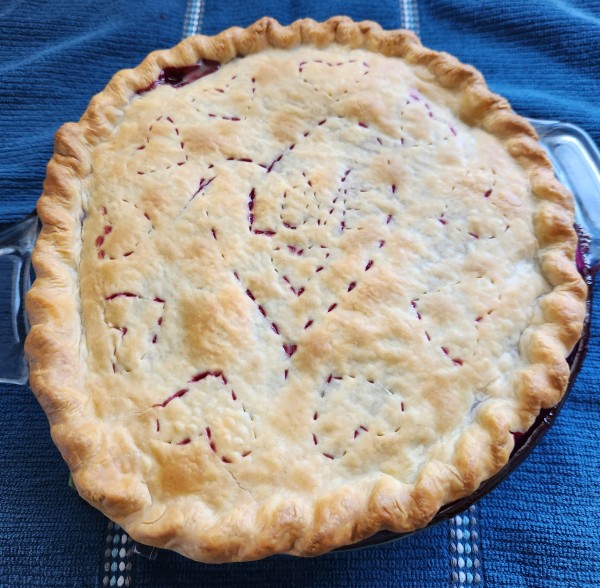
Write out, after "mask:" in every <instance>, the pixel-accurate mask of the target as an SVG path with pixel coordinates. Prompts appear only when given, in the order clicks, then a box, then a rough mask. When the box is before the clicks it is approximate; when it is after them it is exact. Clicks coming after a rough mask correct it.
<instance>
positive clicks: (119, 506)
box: [26, 17, 586, 562]
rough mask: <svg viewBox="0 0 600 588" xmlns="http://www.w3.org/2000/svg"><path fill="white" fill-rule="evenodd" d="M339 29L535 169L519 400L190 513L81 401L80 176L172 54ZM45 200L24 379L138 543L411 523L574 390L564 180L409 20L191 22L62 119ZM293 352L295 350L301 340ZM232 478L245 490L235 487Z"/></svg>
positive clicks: (306, 544)
mask: <svg viewBox="0 0 600 588" xmlns="http://www.w3.org/2000/svg"><path fill="white" fill-rule="evenodd" d="M335 43H337V44H341V45H346V46H348V47H350V48H353V49H359V48H363V49H367V50H369V51H372V52H379V53H381V54H383V55H386V56H393V57H401V58H403V59H404V60H406V62H407V63H409V64H412V65H413V66H414V67H416V68H420V69H419V72H420V75H422V76H423V77H424V78H427V79H430V80H432V81H435V82H437V84H439V85H440V86H441V87H442V88H445V89H449V90H452V91H453V92H454V93H455V95H456V96H457V103H456V105H455V108H456V111H457V113H458V114H459V115H460V117H461V119H462V121H463V122H464V123H466V124H469V125H472V126H474V127H481V128H483V129H484V130H485V131H487V132H488V133H490V134H492V135H494V136H495V137H497V138H498V139H500V140H502V141H503V143H504V145H505V148H506V149H507V151H508V152H509V153H510V154H511V155H512V157H513V158H514V160H515V161H517V162H518V164H519V165H520V166H521V168H522V169H523V170H524V172H525V173H526V174H527V175H528V177H529V179H530V185H531V190H532V193H533V195H534V196H535V198H536V199H537V201H536V202H537V204H536V210H535V212H534V214H533V219H532V222H533V224H534V230H535V236H536V238H537V241H538V244H539V250H538V252H537V259H538V262H539V265H540V267H541V271H542V273H543V276H544V277H545V279H546V280H547V282H548V283H549V284H550V285H551V286H552V290H551V292H549V293H547V294H545V295H544V296H542V297H541V298H540V299H539V301H538V302H539V303H538V304H537V305H536V308H535V309H534V311H533V314H532V317H531V321H530V323H529V326H528V327H527V328H526V329H525V331H524V332H523V334H522V336H521V337H520V339H519V347H520V352H521V357H522V358H523V367H522V368H521V369H520V371H519V372H518V373H517V374H516V375H515V380H514V382H513V383H512V386H513V389H514V391H515V392H514V394H515V396H516V407H515V402H514V401H510V402H509V401H507V400H506V401H505V400H494V401H489V402H486V403H485V406H481V407H480V408H479V410H477V412H476V413H475V419H476V423H475V424H474V425H473V426H469V427H468V428H467V429H465V430H464V431H463V433H462V435H461V437H460V439H458V441H457V443H456V447H455V452H454V455H453V456H452V460H451V462H450V463H445V462H443V461H431V462H430V463H428V464H427V465H426V466H425V467H423V468H422V469H421V470H420V471H419V472H418V474H417V476H416V477H415V479H414V481H413V482H412V483H403V482H400V481H399V480H397V479H395V478H394V477H393V476H391V475H387V474H381V475H379V476H375V477H371V478H369V477H366V478H363V479H361V480H359V481H357V482H356V483H355V484H354V485H348V484H347V485H344V486H341V487H338V488H334V489H332V490H331V491H329V492H327V493H324V494H323V495H321V496H319V497H317V498H316V499H315V500H314V502H313V500H312V499H310V497H308V498H309V500H299V499H297V498H289V499H286V498H284V497H278V496H277V495H275V496H274V497H272V498H271V499H270V500H266V501H262V502H260V503H257V501H256V500H255V499H254V498H253V497H252V496H251V495H250V496H249V497H246V498H245V499H244V500H242V501H241V502H240V503H239V504H238V505H236V508H233V509H232V510H231V511H230V512H227V509H225V510H224V513H225V514H222V515H221V516H219V517H215V516H213V515H212V514H210V515H206V516H205V515H201V514H200V513H195V514H194V517H196V515H197V516H198V517H199V518H200V519H201V522H198V520H195V519H194V517H191V518H192V521H190V520H188V519H189V517H188V513H187V511H186V510H185V505H186V504H187V503H185V502H183V501H181V502H180V501H179V500H178V497H177V495H176V494H175V495H174V497H173V499H171V500H170V499H169V497H168V496H166V497H165V496H162V495H161V496H155V495H152V494H151V492H150V491H149V489H148V486H147V484H146V482H145V481H144V478H143V477H141V475H140V471H139V469H136V468H137V466H136V464H135V463H134V461H133V460H134V458H130V456H129V455H121V452H120V448H121V447H126V448H130V447H132V445H131V443H132V442H131V440H130V437H129V432H128V431H127V429H126V428H125V427H124V426H123V425H113V426H111V427H110V428H109V427H108V426H105V425H103V424H102V422H101V421H100V420H99V419H98V418H97V417H96V416H95V414H94V413H93V412H90V411H89V410H88V404H89V402H90V396H89V394H88V391H87V390H86V389H85V382H84V377H83V374H82V369H81V365H82V363H84V362H85V361H87V357H88V350H87V349H86V344H85V337H84V335H83V333H84V329H85V325H83V324H82V320H81V317H82V316H84V315H85V313H83V314H82V301H81V300H80V291H81V290H80V287H81V286H80V283H79V266H80V264H81V249H82V226H83V221H84V219H83V215H84V213H83V210H84V199H85V198H88V197H89V195H88V194H86V193H85V190H84V189H83V188H82V185H83V184H84V182H85V180H86V178H88V177H89V176H90V174H91V159H92V153H93V151H94V149H96V148H97V147H98V146H99V145H101V144H102V143H103V142H104V141H106V140H107V138H108V137H109V136H110V135H111V133H113V131H114V129H115V128H116V127H117V126H118V125H119V124H120V121H121V120H122V119H123V116H124V112H125V110H126V109H127V107H128V105H129V104H130V102H131V100H132V98H133V97H134V96H135V92H136V91H138V90H140V89H143V88H146V87H148V86H149V85H150V84H151V83H152V82H153V81H154V80H156V79H157V78H158V76H159V74H160V72H161V70H162V69H163V68H165V67H178V66H186V65H189V64H193V63H196V62H197V61H198V60H200V59H210V60H215V61H219V62H221V63H227V62H229V61H231V60H232V59H234V58H235V57H239V56H246V55H250V54H254V53H257V52H260V51H262V50H264V49H266V48H268V47H275V48H280V49H291V48H293V47H296V46H298V45H299V44H306V45H314V46H316V47H321V48H322V47H327V46H329V45H331V44H335ZM38 213H39V215H40V218H41V220H42V223H43V229H42V232H41V234H40V237H39V240H38V243H37V246H36V250H35V253H34V259H33V261H34V265H35V269H36V273H37V280H36V282H35V284H34V286H33V288H32V290H31V292H30V293H29V294H28V297H27V310H28V313H29V316H30V320H31V324H32V329H31V334H30V336H29V337H28V340H27V345H26V350H27V355H28V358H29V362H30V366H31V386H32V388H33V390H34V392H35V394H36V396H37V397H38V399H39V401H40V403H41V404H42V406H43V408H44V410H45V411H46V413H47V415H48V418H49V420H50V423H51V425H52V436H53V439H54V441H55V443H56V445H57V446H58V447H59V449H60V451H61V452H62V454H63V457H64V458H65V460H66V461H67V463H68V464H69V467H70V469H71V471H72V472H73V477H74V480H75V483H76V485H77V488H78V490H79V492H80V493H81V495H82V496H83V497H84V498H85V499H86V500H88V501H89V502H90V503H91V504H93V505H94V506H96V507H97V508H99V509H100V510H102V511H103V512H104V513H106V514H107V515H108V516H109V517H111V518H113V519H114V520H116V521H117V522H118V523H119V524H121V525H123V526H124V527H125V529H126V530H127V531H128V532H129V533H130V534H131V536H132V537H133V538H134V539H136V540H139V541H141V542H144V543H148V544H152V545H158V546H164V547H168V548H171V549H175V550H177V551H180V552H181V553H183V554H185V555H187V556H189V557H192V558H194V559H198V560H202V561H214V562H218V561H241V560H250V559H257V558H261V557H265V556H268V555H270V554H273V553H281V552H288V553H292V554H296V555H317V554H320V553H324V552H326V551H328V550H330V549H333V548H335V547H338V546H341V545H346V544H349V543H353V542H356V541H359V540H361V539H363V538H365V537H368V536H370V535H372V534H373V533H375V532H377V531H378V530H380V529H391V530H393V531H397V532H403V531H410V530H413V529H415V528H418V527H421V526H423V525H425V524H427V522H428V521H429V520H431V518H432V517H433V516H434V515H435V513H436V512H437V511H438V509H439V508H440V507H441V506H442V505H444V504H446V503H448V502H451V501H453V500H455V499H457V498H459V497H461V496H464V495H466V494H469V493H470V492H472V491H473V490H475V489H476V488H477V487H478V486H479V485H480V483H481V482H482V481H483V480H485V479H487V478H489V477H490V476H491V475H493V474H494V473H496V472H497V471H498V470H499V469H500V468H501V467H502V466H503V465H504V464H505V463H506V461H507V459H508V457H509V455H510V451H511V449H512V447H513V439H512V436H511V434H510V432H511V431H515V430H523V427H524V426H525V427H527V426H529V425H530V424H531V423H532V422H533V420H534V419H535V417H536V416H537V414H538V412H539V410H540V408H541V407H549V406H552V405H553V404H555V403H556V402H558V400H559V399H560V398H561V396H562V394H563V393H564V391H565V388H566V384H567V381H568V376H569V369H568V365H567V363H566V360H565V357H566V356H567V355H568V354H569V352H570V350H571V349H572V347H573V346H574V344H575V343H576V342H577V340H578V338H579V336H580V333H581V329H582V322H583V317H584V312H585V296H586V287H585V284H584V282H583V280H582V279H581V277H580V275H579V273H578V272H577V270H576V268H575V264H574V261H573V260H574V256H575V248H576V236H575V233H574V230H573V227H572V222H573V219H572V199H571V196H570V195H569V194H568V192H567V191H566V190H565V189H564V188H563V187H562V186H561V185H560V184H559V183H558V182H557V181H556V180H555V178H554V176H553V173H552V168H551V164H550V162H549V161H548V158H547V157H546V155H545V153H544V151H543V149H542V148H541V147H540V146H539V144H538V143H537V140H536V136H535V132H534V130H533V129H532V128H531V126H530V125H529V124H528V123H527V121H525V120H524V119H522V118H521V117H519V116H517V115H516V114H515V113H514V112H513V111H512V110H511V109H510V106H509V104H508V103H507V102H506V100H504V99H503V98H501V97H499V96H497V95H494V94H493V93H491V92H490V91H489V90H488V89H487V87H486V85H485V82H484V80H483V77H482V76H481V74H480V73H479V72H477V71H476V70H474V69H473V68H472V67H469V66H466V65H463V64H461V63H460V62H458V61H457V60H456V59H455V58H454V57H452V56H450V55H447V54H444V53H437V52H435V51H431V50H428V49H425V48H423V47H422V46H421V45H420V43H419V41H418V40H417V39H416V37H415V36H414V35H413V34H412V33H410V32H407V31H390V32H386V31H383V30H382V29H381V28H380V27H379V26H378V25H377V24H375V23H372V22H363V23H354V22H352V21H351V20H349V19H347V18H344V17H335V18H332V19H330V20H328V21H327V22H325V23H316V22H314V21H312V20H308V19H305V20H300V21H297V22H295V23H293V24H292V25H290V26H289V27H283V26H281V25H279V24H278V23H277V22H276V21H274V20H273V19H269V18H265V19H261V20H260V21H258V22H257V23H255V24H254V25H252V26H251V27H249V28H248V29H239V28H232V29H229V30H227V31H225V32H223V33H221V34H220V35H217V36H215V37H204V36H196V37H191V38H189V39H186V40H185V41H183V42H182V43H180V44H179V45H177V46H176V47H175V48H173V49H171V50H168V51H157V52H154V53H152V54H150V55H149V56H148V57H147V58H146V59H145V60H144V61H143V62H142V63H141V64H140V65H139V66H138V67H137V68H135V69H133V70H126V71H122V72H119V73H118V74H116V75H115V76H114V78H113V79H112V80H111V82H110V83H109V85H108V86H107V88H106V89H105V90H104V91H103V92H101V93H100V94H98V95H97V96H96V97H95V98H94V99H93V100H92V101H91V103H90V105H89V107H88V109H87V110H86V112H85V114H84V115H83V117H82V118H81V120H80V122H79V123H77V124H67V125H65V126H64V127H62V128H61V130H60V131H59V132H58V133H57V136H56V144H55V154H54V156H53V158H52V160H51V162H50V163H49V166H48V175H47V178H46V182H45V184H44V193H43V195H42V197H41V199H40V201H39V204H38ZM315 345H317V344H316V343H315ZM315 349H317V347H315ZM317 351H318V349H317ZM298 361H302V356H301V354H300V353H299V354H298ZM307 361H308V360H307ZM475 425H476V426H475ZM157 467H160V468H163V467H164V471H165V474H164V476H163V482H162V483H163V485H164V487H165V488H166V487H167V486H169V485H170V484H171V485H173V486H177V487H179V488H181V486H182V485H183V486H185V485H186V484H187V485H190V484H191V485H193V480H191V479H190V478H189V476H188V477H186V476H183V477H180V476H181V469H177V470H173V471H170V470H169V468H168V464H167V463H164V464H159V465H158V466H157ZM189 467H190V468H203V469H204V468H209V464H208V462H207V461H202V460H201V459H200V458H198V460H197V461H194V460H191V461H190V464H189ZM231 483H233V481H231ZM236 492H237V493H238V495H241V494H240V493H242V489H241V486H240V488H239V489H236ZM181 505H183V506H181ZM202 516H205V518H201V517H202Z"/></svg>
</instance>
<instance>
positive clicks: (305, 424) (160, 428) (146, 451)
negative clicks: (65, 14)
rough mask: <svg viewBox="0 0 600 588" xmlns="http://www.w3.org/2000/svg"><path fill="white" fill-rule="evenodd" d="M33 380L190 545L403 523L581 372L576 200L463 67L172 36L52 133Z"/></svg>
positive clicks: (438, 498)
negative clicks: (574, 369)
mask: <svg viewBox="0 0 600 588" xmlns="http://www.w3.org/2000/svg"><path fill="white" fill-rule="evenodd" d="M38 211H39V215H40V218H41V219H42V222H43V229H42V232H41V235H40V237H39V240H38V243H37V246H36V249H35V253H34V264H35V269H36V273H37V280H36V282H35V284H34V286H33V288H32V290H31V292H30V293H29V295H28V298H27V310H28V313H29V317H30V319H31V324H32V329H31V333H30V335H29V338H28V340H27V353H28V357H29V361H30V365H31V386H32V388H33V390H34V392H35V394H36V395H37V397H38V399H39V401H40V402H41V404H42V406H43V408H44V410H45V411H46V413H47V415H48V418H49V420H50V423H51V426H52V436H53V439H54V441H55V443H56V445H57V446H58V448H59V449H60V451H61V452H62V455H63V456H64V458H65V460H66V461H67V463H68V465H69V467H70V469H71V472H72V475H73V478H74V481H75V484H76V486H77V489H78V490H79V492H80V494H81V495H82V496H83V497H84V498H85V499H86V500H87V501H89V502H90V503H91V504H93V505H94V506H96V507H97V508H99V509H100V510H101V511H102V512H104V513H105V514H106V515H107V516H109V517H110V518H112V519H113V520H115V521H117V522H118V523H119V524H120V525H122V526H123V527H124V528H125V529H126V530H127V532H128V533H129V534H130V535H131V536H132V537H133V538H134V539H136V540H139V541H141V542H143V543H147V544H151V545H157V546H163V547H167V548H170V549H174V550H176V551H178V552H181V553H183V554H185V555H186V556H188V557H191V558H194V559H197V560H201V561H207V562H219V561H240V560H250V559H256V558H261V557H265V556H268V555H270V554H274V553H282V552H284V553H292V554H296V555H316V554H320V553H323V552H326V551H328V550H331V549H333V548H336V547H339V546H342V545H347V544H351V543H354V542H356V541H359V540H361V539H363V538H365V537H368V536H370V535H372V534H373V533H376V532H377V531H378V530H381V529H388V530H392V531H395V532H405V531H411V530H414V529H416V528H419V527H422V526H424V525H426V524H427V523H428V521H430V520H431V518H432V517H433V516H434V515H435V513H436V512H437V511H438V509H439V508H440V507H441V506H443V505H444V504H447V503H449V502H451V501H453V500H455V499H458V498H460V497H462V496H465V495H468V494H470V493H472V492H473V491H474V490H475V489H476V488H477V487H478V486H479V485H480V483H481V482H482V481H484V480H486V479H488V478H489V477H490V476H492V475H493V474H494V473H496V472H497V471H498V470H499V469H500V468H501V467H502V466H503V465H504V464H505V463H506V461H507V459H508V457H509V455H510V452H511V450H512V448H513V446H514V438H513V435H514V434H515V433H518V432H523V431H526V430H527V429H528V427H530V425H531V424H532V423H533V421H534V419H535V417H536V415H537V414H538V413H539V411H540V408H542V407H549V406H552V405H553V404H555V403H556V402H557V401H558V400H559V399H560V398H561V396H562V394H563V393H564V390H565V388H566V384H567V381H568V378H569V367H568V364H567V362H566V360H565V357H566V356H567V355H568V354H569V352H570V351H571V349H572V347H573V346H574V344H575V343H576V341H577V340H578V338H579V336H580V333H581V329H582V321H583V317H584V312H585V297H586V286H585V284H584V282H583V280H582V279H581V277H580V275H579V273H578V272H577V269H576V265H575V263H574V256H575V249H576V235H575V233H574V230H573V215H572V198H571V196H570V194H569V193H568V192H567V191H566V190H565V188H563V187H562V186H561V185H560V184H559V183H558V182H557V181H556V180H555V179H554V176H553V170H552V167H551V165H550V163H549V161H548V159H547V157H546V155H545V153H544V151H543V149H542V147H541V146H540V145H539V144H538V142H537V139H536V136H535V133H534V131H533V130H532V128H531V126H530V125H529V124H528V123H527V122H526V121H525V120H524V119H522V118H520V117H519V116H517V115H516V114H515V113H514V112H513V111H512V110H511V109H510V106H509V105H508V103H507V102H506V100H504V99H503V98H500V97H499V96H497V95H495V94H492V93H491V92H490V91H489V90H488V89H487V87H486V85H485V83H484V81H483V78H482V76H481V74H479V73H478V72H477V71H476V70H475V69H473V68H472V67H469V66H466V65H463V64H461V63H459V62H458V61H457V60H456V59H455V58H453V57H451V56H450V55H447V54H444V53H438V52H435V51H431V50H429V49H426V48H424V47H422V46H421V45H420V43H419V42H418V40H417V39H416V38H415V37H414V35H412V34H411V33H409V32H406V31H389V32H387V31H383V30H382V29H381V28H380V27H379V26H378V25H376V24H374V23H371V22H363V23H354V22H352V21H351V20H349V19H347V18H341V17H339V18H334V19H331V20H329V21H327V22H325V23H316V22H314V21H311V20H301V21H297V22H295V23H294V24H292V25H291V26H289V27H283V26H280V25H279V24H278V23H277V22H276V21H274V20H272V19H263V20H260V21H258V22H257V23H256V24H254V25H253V26H251V27H250V28H248V29H238V28H233V29H229V30H227V31H225V32H224V33H222V34H220V35H217V36H215V37H204V36H196V37H192V38H189V39H187V40H185V41H184V42H182V43H181V44H179V45H178V46H177V47H175V48H174V49H171V50H169V51H160V52H156V53H153V54H151V55H149V56H148V57H147V58H146V59H145V60H144V62H143V63H142V64H141V65H140V66H138V67H137V68H135V69H132V70H126V71H121V72H119V73H118V74H117V75H115V77H114V78H113V79H112V81H111V82H110V83H109V85H108V86H107V88H106V89H105V90H104V91H103V92H101V93H100V94H99V95H98V96H96V97H95V98H94V99H93V100H92V102H91V103H90V106H89V108H88V109H87V111H86V112H85V114H84V115H83V118H82V119H81V120H80V121H79V122H78V123H75V124H72V123H71V124H66V125H64V126H63V127H62V128H61V129H60V130H59V132H58V133H57V136H56V147H55V153H54V156H53V158H52V160H51V162H50V164H49V166H48V175H47V179H46V182H45V185H44V193H43V195H42V197H41V199H40V201H39V205H38Z"/></svg>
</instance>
